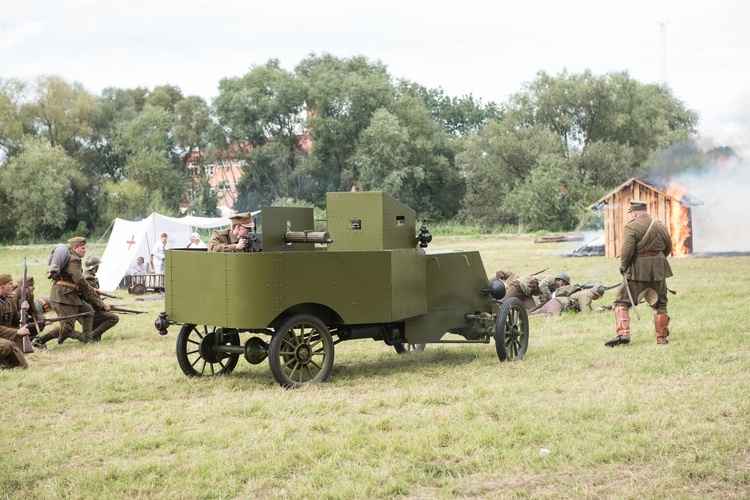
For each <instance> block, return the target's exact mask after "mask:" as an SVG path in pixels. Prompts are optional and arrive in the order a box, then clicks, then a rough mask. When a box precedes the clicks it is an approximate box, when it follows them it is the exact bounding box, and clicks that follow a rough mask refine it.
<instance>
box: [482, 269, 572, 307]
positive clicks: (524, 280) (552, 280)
mask: <svg viewBox="0 0 750 500" xmlns="http://www.w3.org/2000/svg"><path fill="white" fill-rule="evenodd" d="M546 270H547V269H542V270H541V271H537V272H536V273H534V274H530V275H528V276H519V275H517V274H515V273H514V272H512V271H508V270H505V269H500V270H499V271H497V272H496V273H495V277H496V279H501V280H503V281H504V282H505V286H506V290H507V291H506V293H505V297H504V299H503V300H505V299H507V298H509V297H517V298H518V299H520V300H521V302H523V305H524V307H526V310H528V311H531V310H533V309H534V308H536V307H537V302H536V300H534V297H537V298H538V300H539V302H540V303H542V304H544V303H545V302H547V301H548V300H549V299H551V298H552V293H553V292H554V291H555V290H557V289H558V288H560V287H562V286H566V285H570V276H569V275H568V274H567V273H557V274H556V275H554V276H553V275H551V274H542V273H544V271H546Z"/></svg>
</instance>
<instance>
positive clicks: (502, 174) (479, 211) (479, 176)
mask: <svg viewBox="0 0 750 500" xmlns="http://www.w3.org/2000/svg"><path fill="white" fill-rule="evenodd" d="M544 155H553V156H560V157H562V156H563V146H562V144H561V141H560V139H559V137H557V136H556V135H555V134H553V133H552V132H550V131H549V130H547V129H545V128H543V127H529V128H517V127H513V126H512V124H509V123H508V122H507V121H503V122H502V123H498V122H490V123H488V124H487V126H486V127H484V128H483V129H482V131H481V132H480V133H479V134H477V135H476V136H472V137H470V138H469V139H468V140H467V143H466V149H465V150H464V151H462V152H460V153H459V154H458V155H457V156H456V163H457V165H458V167H459V168H460V170H461V172H462V173H463V175H464V178H465V179H466V185H467V188H466V195H465V197H464V198H463V200H462V203H463V206H462V208H461V211H460V214H459V215H460V217H461V218H462V219H463V220H465V221H467V222H470V223H473V224H477V225H479V226H480V227H484V228H490V227H493V226H497V225H505V224H515V223H516V222H517V220H518V219H517V216H518V213H519V212H518V211H517V209H516V207H514V206H512V205H510V204H507V203H506V201H505V197H506V196H507V195H509V194H510V193H511V192H513V190H514V189H515V188H516V186H517V185H519V184H520V183H521V182H523V180H524V179H525V178H526V176H527V175H528V174H529V172H530V171H531V169H532V168H533V167H534V166H535V165H536V164H537V162H538V161H539V158H540V157H542V156H544Z"/></svg>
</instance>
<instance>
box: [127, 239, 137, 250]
mask: <svg viewBox="0 0 750 500" xmlns="http://www.w3.org/2000/svg"><path fill="white" fill-rule="evenodd" d="M125 243H129V245H128V250H130V247H132V246H133V245H135V235H133V236H131V237H130V241H126V242H125Z"/></svg>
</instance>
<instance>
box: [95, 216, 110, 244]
mask: <svg viewBox="0 0 750 500" xmlns="http://www.w3.org/2000/svg"><path fill="white" fill-rule="evenodd" d="M114 225H115V220H114V219H112V222H111V223H110V224H109V227H108V228H107V230H106V231H104V234H103V235H102V237H101V238H99V241H97V242H96V244H97V245H98V244H99V243H101V242H102V240H103V239H104V237H105V236H107V233H108V232H109V230H110V229H112V226H114Z"/></svg>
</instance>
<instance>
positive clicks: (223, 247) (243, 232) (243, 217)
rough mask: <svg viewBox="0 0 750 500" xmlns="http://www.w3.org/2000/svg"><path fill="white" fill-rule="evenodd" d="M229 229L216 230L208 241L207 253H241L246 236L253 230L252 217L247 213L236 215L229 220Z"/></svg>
mask: <svg viewBox="0 0 750 500" xmlns="http://www.w3.org/2000/svg"><path fill="white" fill-rule="evenodd" d="M229 220H231V221H232V228H231V229H221V230H216V231H214V232H213V233H212V234H211V239H210V240H208V251H209V252H242V251H243V250H245V247H246V245H247V234H248V233H249V232H250V231H252V230H253V229H254V228H255V222H254V221H253V216H252V215H251V214H250V213H248V212H243V213H238V214H235V215H233V216H231V217H230V218H229Z"/></svg>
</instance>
